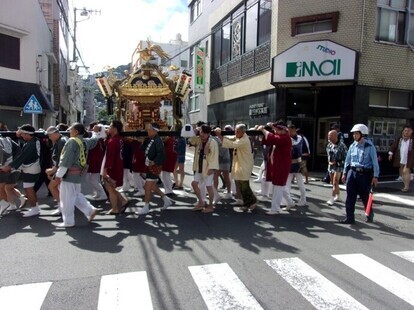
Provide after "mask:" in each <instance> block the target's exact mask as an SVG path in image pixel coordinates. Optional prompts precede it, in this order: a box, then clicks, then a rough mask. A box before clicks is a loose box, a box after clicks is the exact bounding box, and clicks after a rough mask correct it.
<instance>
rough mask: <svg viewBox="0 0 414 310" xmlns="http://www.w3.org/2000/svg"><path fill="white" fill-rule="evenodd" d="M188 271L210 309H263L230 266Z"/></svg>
mask: <svg viewBox="0 0 414 310" xmlns="http://www.w3.org/2000/svg"><path fill="white" fill-rule="evenodd" d="M188 269H189V270H190V272H191V275H192V276H193V279H194V281H195V282H196V284H197V286H198V289H199V290H200V292H201V295H202V296H203V299H204V302H205V303H206V305H207V308H208V309H210V310H211V309H217V310H218V309H246V310H247V309H252V310H256V309H263V308H262V307H261V306H260V305H259V303H258V302H257V300H256V299H255V298H254V297H253V295H252V294H251V293H250V292H249V290H248V289H247V288H246V286H245V285H244V284H243V282H241V281H240V279H239V278H238V277H237V275H236V274H235V273H234V271H233V270H232V269H231V268H230V266H229V265H228V264H226V263H223V264H211V265H203V266H190V267H188Z"/></svg>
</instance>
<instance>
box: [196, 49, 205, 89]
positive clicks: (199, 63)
mask: <svg viewBox="0 0 414 310" xmlns="http://www.w3.org/2000/svg"><path fill="white" fill-rule="evenodd" d="M194 55H195V61H194V63H195V79H194V91H195V92H196V93H204V70H205V67H204V63H205V52H204V47H196V48H195V53H194Z"/></svg>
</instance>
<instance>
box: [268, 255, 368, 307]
mask: <svg viewBox="0 0 414 310" xmlns="http://www.w3.org/2000/svg"><path fill="white" fill-rule="evenodd" d="M265 262H266V263H267V264H268V265H269V266H270V267H272V268H273V269H274V270H275V271H276V272H277V273H278V274H279V275H281V276H282V277H283V279H285V280H286V281H287V282H288V283H289V284H290V285H291V286H292V287H293V288H294V289H296V290H297V291H298V292H299V293H301V294H302V296H303V297H305V298H306V299H307V300H308V301H309V302H310V303H311V304H312V305H313V306H314V307H315V308H317V309H323V310H324V309H339V308H340V309H368V308H366V307H365V306H364V305H362V304H361V303H359V302H358V301H357V300H355V299H354V298H353V297H352V296H350V295H349V294H348V293H346V292H345V291H343V290H342V289H340V288H339V287H337V286H336V285H335V284H333V283H332V282H331V281H329V280H328V279H327V278H325V277H324V276H323V275H321V274H320V273H319V272H317V271H316V270H315V269H313V268H312V267H311V266H309V265H308V264H306V263H305V262H304V261H302V260H301V259H300V258H297V257H292V258H282V259H270V260H265Z"/></svg>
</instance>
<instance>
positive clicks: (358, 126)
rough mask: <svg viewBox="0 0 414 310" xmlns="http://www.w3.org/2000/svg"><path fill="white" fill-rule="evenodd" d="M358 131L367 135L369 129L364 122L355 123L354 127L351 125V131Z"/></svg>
mask: <svg viewBox="0 0 414 310" xmlns="http://www.w3.org/2000/svg"><path fill="white" fill-rule="evenodd" d="M356 131H359V132H360V133H361V134H362V135H364V136H368V133H369V129H368V127H367V126H365V125H364V124H355V125H354V127H352V129H351V132H356Z"/></svg>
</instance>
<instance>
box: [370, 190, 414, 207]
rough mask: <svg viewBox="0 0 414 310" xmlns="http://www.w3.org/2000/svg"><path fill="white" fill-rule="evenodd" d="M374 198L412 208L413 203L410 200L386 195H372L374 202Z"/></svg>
mask: <svg viewBox="0 0 414 310" xmlns="http://www.w3.org/2000/svg"><path fill="white" fill-rule="evenodd" d="M375 197H377V198H380V197H381V198H386V199H388V200H391V201H395V202H399V203H401V204H403V205H408V206H414V201H413V200H412V199H407V198H403V197H399V196H397V195H392V194H387V193H375V194H374V201H375Z"/></svg>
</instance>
